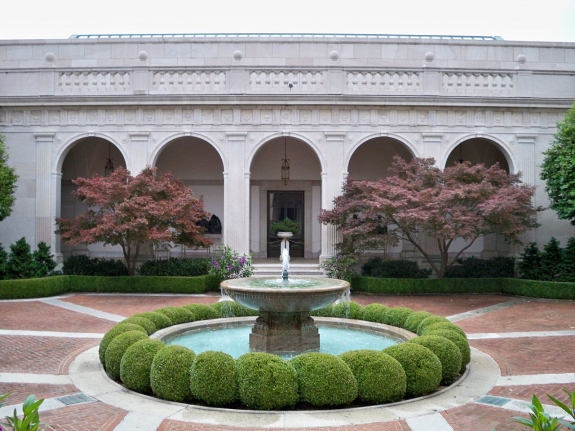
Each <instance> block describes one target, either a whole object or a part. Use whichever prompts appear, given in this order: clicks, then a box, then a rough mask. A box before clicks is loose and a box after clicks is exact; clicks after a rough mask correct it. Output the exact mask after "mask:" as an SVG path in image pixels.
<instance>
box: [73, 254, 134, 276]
mask: <svg viewBox="0 0 575 431" xmlns="http://www.w3.org/2000/svg"><path fill="white" fill-rule="evenodd" d="M62 272H63V273H64V274H65V275H98V276H104V277H117V276H125V275H128V268H126V265H125V264H124V262H123V261H121V260H118V259H105V258H103V257H95V258H89V257H88V256H84V255H78V256H70V257H69V258H67V259H65V260H64V263H63V265H62Z"/></svg>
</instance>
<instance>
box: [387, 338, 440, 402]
mask: <svg viewBox="0 0 575 431" xmlns="http://www.w3.org/2000/svg"><path fill="white" fill-rule="evenodd" d="M384 353H387V354H388V355H389V356H391V357H393V358H395V359H396V360H397V361H398V362H399V363H400V364H401V366H402V367H403V370H404V371H405V375H406V377H407V385H406V390H405V395H406V396H407V397H419V396H422V395H427V394H429V393H431V392H433V391H434V390H435V389H436V388H437V386H438V385H439V383H440V382H441V377H442V374H441V362H440V361H439V359H438V358H437V356H436V355H435V354H434V353H433V352H432V351H431V350H429V349H428V348H427V347H423V346H421V345H419V344H416V343H402V344H396V345H394V346H390V347H388V348H387V349H385V350H384Z"/></svg>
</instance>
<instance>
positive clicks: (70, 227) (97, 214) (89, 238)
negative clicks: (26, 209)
mask: <svg viewBox="0 0 575 431" xmlns="http://www.w3.org/2000/svg"><path fill="white" fill-rule="evenodd" d="M73 182H74V184H75V185H76V186H77V189H76V190H75V191H74V192H73V195H74V198H75V199H76V200H78V201H80V202H83V203H85V204H86V205H87V206H88V211H87V212H86V213H85V214H82V215H79V216H76V217H74V218H73V219H62V218H58V219H56V223H57V224H58V226H59V230H58V231H57V233H59V234H60V236H61V238H62V240H63V241H66V242H68V243H70V244H73V245H77V244H94V243H98V242H103V243H104V244H105V245H106V244H111V245H120V246H121V247H122V252H123V253H124V260H125V262H126V266H127V267H128V274H129V275H134V273H135V269H136V260H137V258H138V255H139V254H140V249H141V247H142V245H143V244H144V243H146V242H148V241H152V242H153V243H154V244H156V245H157V244H159V243H163V242H171V243H174V244H184V245H187V246H206V245H209V244H211V241H210V240H208V239H207V238H205V237H204V228H203V227H201V226H198V225H196V222H198V221H199V220H201V219H204V218H206V217H207V216H208V214H207V213H206V212H205V211H204V202H203V199H202V198H199V199H198V198H194V197H193V193H192V189H191V188H190V187H188V186H186V185H184V183H183V182H182V181H180V180H178V179H175V178H173V177H172V175H171V174H169V173H168V174H165V175H162V176H158V175H156V169H155V168H146V169H144V170H143V171H142V172H141V173H140V174H139V175H136V176H132V175H130V172H129V171H128V170H126V169H124V168H122V167H118V168H116V169H115V170H114V172H113V173H112V174H111V175H110V176H108V177H101V176H95V177H94V178H92V179H86V178H78V179H76V180H74V181H73Z"/></svg>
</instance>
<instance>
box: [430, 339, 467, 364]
mask: <svg viewBox="0 0 575 431" xmlns="http://www.w3.org/2000/svg"><path fill="white" fill-rule="evenodd" d="M431 335H437V336H438V337H444V338H447V339H448V340H449V341H452V342H453V343H455V345H456V346H457V348H458V349H459V352H460V353H461V368H460V369H459V372H460V373H463V372H464V371H465V367H467V364H469V362H471V349H470V348H469V342H468V341H467V338H463V337H462V336H461V335H459V333H457V332H454V331H450V330H448V329H438V330H436V331H433V333H432V334H431Z"/></svg>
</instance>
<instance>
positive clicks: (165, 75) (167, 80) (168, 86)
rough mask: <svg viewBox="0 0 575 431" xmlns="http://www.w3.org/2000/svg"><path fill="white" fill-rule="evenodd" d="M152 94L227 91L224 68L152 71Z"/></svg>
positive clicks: (219, 92)
mask: <svg viewBox="0 0 575 431" xmlns="http://www.w3.org/2000/svg"><path fill="white" fill-rule="evenodd" d="M150 92H151V93H153V94H211V93H216V94H221V93H225V92H227V83H226V71H225V70H187V69H183V70H159V71H154V72H152V88H151V91H150Z"/></svg>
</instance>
